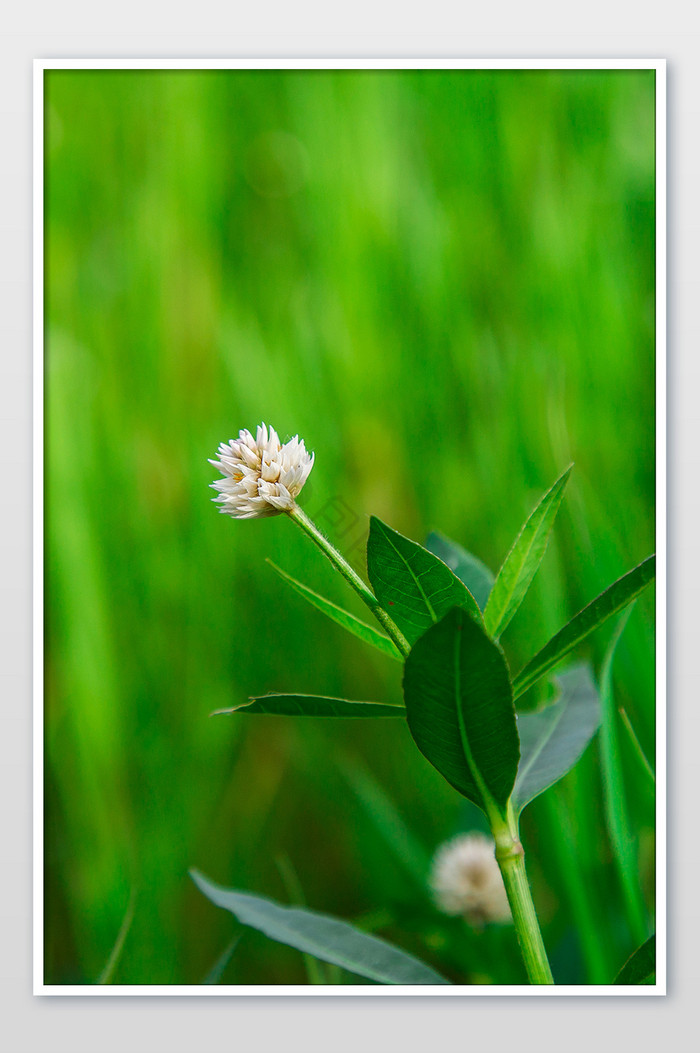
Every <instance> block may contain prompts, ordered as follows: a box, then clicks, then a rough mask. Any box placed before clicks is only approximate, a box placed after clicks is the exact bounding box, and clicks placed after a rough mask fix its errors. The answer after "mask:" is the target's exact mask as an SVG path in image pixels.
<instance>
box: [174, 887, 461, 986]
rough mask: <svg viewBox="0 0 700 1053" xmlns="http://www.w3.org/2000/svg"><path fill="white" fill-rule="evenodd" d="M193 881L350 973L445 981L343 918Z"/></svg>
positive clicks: (240, 914) (248, 921)
mask: <svg viewBox="0 0 700 1053" xmlns="http://www.w3.org/2000/svg"><path fill="white" fill-rule="evenodd" d="M190 874H191V877H192V880H193V881H194V883H195V884H196V885H197V887H198V888H199V889H200V891H201V892H203V893H204V895H205V896H206V897H207V899H209V900H211V902H212V903H215V904H216V905H217V906H218V907H223V908H224V909H225V910H229V911H230V912H231V913H232V914H234V915H235V916H236V917H237V918H238V920H239V921H240V922H241V924H242V925H249V926H250V927H251V928H253V929H257V930H258V931H259V932H263V933H265V935H266V936H269V938H270V939H271V940H276V941H277V942H278V943H284V944H286V945H287V946H288V947H295V948H296V949H297V950H299V951H303V952H304V953H306V954H313V955H315V957H316V958H320V959H321V961H324V962H330V963H331V964H332V965H339V966H341V968H343V969H347V970H348V971H349V972H351V973H355V974H356V975H358V976H364V977H366V978H367V979H368V980H374V981H375V982H376V983H380V984H446V983H448V982H449V981H448V980H445V979H444V978H443V977H442V976H440V975H439V973H436V972H435V970H434V969H431V968H430V966H428V965H425V964H424V963H423V962H421V961H419V960H418V959H417V958H414V957H413V955H411V954H407V953H406V951H402V950H399V948H398V947H393V946H392V945H391V944H390V943H387V942H386V940H381V939H379V938H378V937H377V936H370V935H369V934H368V933H365V932H360V931H359V930H358V929H355V928H353V926H352V925H350V924H348V922H346V921H341V920H340V919H338V918H333V917H331V916H330V915H328V914H317V913H316V911H311V910H305V909H302V908H300V907H282V906H280V904H278V903H275V902H274V900H271V899H267V898H266V897H264V896H254V895H252V894H251V893H249V892H238V891H236V890H235V889H225V888H222V887H221V886H220V885H215V884H214V883H213V882H212V881H209V880H208V879H207V878H205V877H204V875H203V874H200V873H199V872H198V871H196V870H192V871H190Z"/></svg>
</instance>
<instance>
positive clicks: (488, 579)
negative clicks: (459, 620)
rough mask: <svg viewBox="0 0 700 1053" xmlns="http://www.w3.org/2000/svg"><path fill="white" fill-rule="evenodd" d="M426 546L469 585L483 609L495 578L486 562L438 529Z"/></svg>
mask: <svg viewBox="0 0 700 1053" xmlns="http://www.w3.org/2000/svg"><path fill="white" fill-rule="evenodd" d="M426 548H427V549H428V551H429V552H432V553H434V555H436V556H437V557H438V558H439V559H441V560H442V562H443V563H446V564H447V566H448V567H449V568H450V570H451V571H452V573H453V574H456V576H457V577H458V578H459V580H460V581H461V582H463V583H464V584H465V585H466V586H467V588H468V589H469V591H470V592H471V594H472V596H473V597H474V599H475V600H476V602H477V603H478V605H479V607H480V608H481V610H482V611H483V609H484V607H485V606H486V603H487V601H488V598H489V594H490V592H491V589H492V588H493V583H494V580H495V579H494V576H493V574H492V572H491V571H490V570H489V568H488V567H487V566H486V564H485V563H482V562H481V560H480V559H477V557H476V556H473V555H472V554H471V552H467V550H466V548H462V546H461V545H458V544H457V542H456V541H451V540H450V538H448V537H445V535H444V534H440V533H439V532H438V531H437V530H433V531H431V533H430V534H428V540H427V541H426Z"/></svg>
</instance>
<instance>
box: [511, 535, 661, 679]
mask: <svg viewBox="0 0 700 1053" xmlns="http://www.w3.org/2000/svg"><path fill="white" fill-rule="evenodd" d="M655 573H656V560H655V557H654V556H648V557H647V559H645V560H644V561H643V562H642V563H640V564H639V566H638V567H635V568H634V570H630V571H629V572H628V573H627V574H625V575H623V577H621V578H618V580H617V581H615V582H613V584H612V585H610V586H608V588H607V589H605V591H604V592H601V594H600V596H598V597H597V598H596V599H595V600H593V601H592V602H591V603H589V604H588V606H587V607H584V608H583V610H582V611H579V613H578V614H577V615H575V616H574V617H573V618H572V619H571V621H570V622H567V624H566V625H565V626H564V628H563V629H560V630H559V632H558V633H557V634H556V636H553V637H552V639H551V640H550V641H549V643H547V644H545V646H544V647H543V648H542V650H541V651H538V652H537V654H536V655H535V656H534V658H531V659H530V661H529V662H528V663H527V665H526V666H525V667H524V669H521V670H520V672H519V673H518V675H517V676H516V678H515V680H514V681H513V692H514V695H515V697H516V698H519V697H520V695H523V694H524V693H525V692H526V691H527V690H528V689H529V688H530V687H532V685H533V684H535V683H536V682H537V681H538V680H539V679H540V677H542V676H544V674H545V673H548V672H549V670H550V669H552V668H553V667H554V666H555V665H556V664H557V662H559V661H561V659H562V658H564V656H565V655H567V654H568V653H569V652H570V651H572V650H573V649H574V647H576V646H577V645H578V644H580V643H581V642H582V641H583V640H585V639H586V637H587V636H589V635H590V634H591V633H592V632H593V631H594V630H595V629H597V628H598V626H599V625H602V624H603V622H605V621H607V619H608V618H611V617H612V616H613V614H617V613H618V611H621V610H623V608H624V607H626V606H627V604H628V603H631V602H632V600H634V599H635V598H636V597H637V596H639V594H640V593H641V592H643V591H644V589H645V588H646V587H647V585H648V584H649V582H650V581H653V579H654V574H655Z"/></svg>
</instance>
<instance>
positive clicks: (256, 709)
mask: <svg viewBox="0 0 700 1053" xmlns="http://www.w3.org/2000/svg"><path fill="white" fill-rule="evenodd" d="M230 713H251V714H253V715H255V716H269V717H405V716H406V710H405V709H404V707H403V706H395V705H391V704H389V703H385V702H347V701H346V700H345V699H344V698H325V697H324V696H323V695H277V694H274V693H273V694H269V695H262V696H261V697H260V698H251V699H249V700H248V702H242V703H241V704H240V705H239V706H233V707H232V708H231V709H217V710H215V712H214V713H212V716H213V717H219V716H224V715H227V714H230Z"/></svg>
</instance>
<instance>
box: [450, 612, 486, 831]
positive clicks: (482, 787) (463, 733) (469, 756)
mask: <svg viewBox="0 0 700 1053" xmlns="http://www.w3.org/2000/svg"><path fill="white" fill-rule="evenodd" d="M458 629H461V626H459V627H458ZM461 645H462V640H461V636H460V632H459V631H457V632H456V633H455V648H454V672H455V677H454V684H455V708H456V710H457V723H458V725H459V737H460V739H461V740H462V749H463V750H464V755H465V758H466V761H467V766H468V768H469V772H470V774H471V775H472V776H473V778H474V782H475V783H476V787H477V789H478V791H479V793H480V794H481V796H482V798H483V802H484V807H485V808H486V811H487V813H490V811H491V809H492V808H494V807H495V805H496V802H495V800H494V798H493V796H492V794H491V793H490V791H489V790H488V788H487V786H486V783H485V782H484V779H483V776H482V774H481V772H480V771H479V768H478V766H477V765H476V763H475V761H474V754H473V753H472V750H471V746H470V744H469V735H468V734H467V728H466V724H465V722H464V713H463V712H462V706H461V705H460V702H461V697H462V696H461V685H462V661H461Z"/></svg>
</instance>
